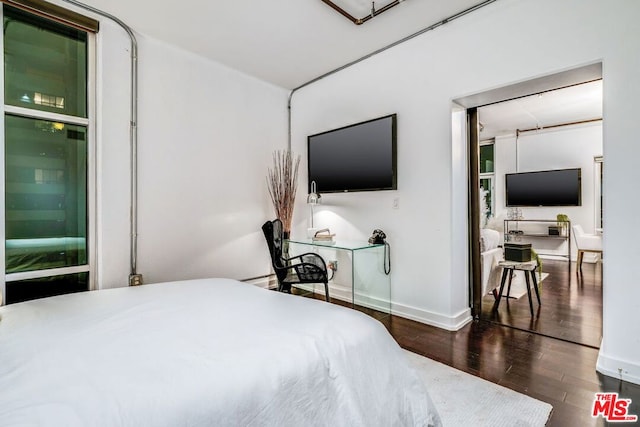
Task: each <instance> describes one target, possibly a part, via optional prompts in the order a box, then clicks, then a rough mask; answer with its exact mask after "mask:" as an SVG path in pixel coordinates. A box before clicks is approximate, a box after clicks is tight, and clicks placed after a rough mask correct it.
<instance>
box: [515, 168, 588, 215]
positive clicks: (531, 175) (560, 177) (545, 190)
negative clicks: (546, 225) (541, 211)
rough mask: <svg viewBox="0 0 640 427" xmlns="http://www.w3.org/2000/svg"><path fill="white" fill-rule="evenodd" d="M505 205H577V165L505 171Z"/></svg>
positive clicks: (579, 189)
mask: <svg viewBox="0 0 640 427" xmlns="http://www.w3.org/2000/svg"><path fill="white" fill-rule="evenodd" d="M505 187H506V205H507V206H581V205H582V179H581V173H580V168H575V169H558V170H549V171H537V172H523V173H508V174H506V175H505Z"/></svg>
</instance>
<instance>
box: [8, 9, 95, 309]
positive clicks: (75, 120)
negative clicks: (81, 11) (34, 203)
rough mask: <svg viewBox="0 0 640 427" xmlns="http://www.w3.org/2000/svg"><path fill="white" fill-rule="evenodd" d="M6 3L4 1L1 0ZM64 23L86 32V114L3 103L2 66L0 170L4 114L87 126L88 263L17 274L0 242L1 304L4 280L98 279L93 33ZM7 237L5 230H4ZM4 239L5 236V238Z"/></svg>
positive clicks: (92, 284) (92, 283)
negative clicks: (84, 276)
mask: <svg viewBox="0 0 640 427" xmlns="http://www.w3.org/2000/svg"><path fill="white" fill-rule="evenodd" d="M3 4H5V2H3ZM6 4H8V5H10V6H12V7H18V8H20V7H19V6H17V5H16V4H14V3H6ZM22 9H23V10H24V11H26V12H28V13H32V14H34V15H36V16H38V17H39V18H41V19H49V20H51V21H54V22H57V23H60V21H58V20H56V19H54V18H53V17H49V16H44V15H43V14H39V13H35V12H34V11H33V10H28V9H24V8H22ZM0 19H2V20H3V21H4V7H0ZM63 25H67V26H71V27H74V28H76V29H80V30H81V31H85V32H86V33H87V56H86V60H87V76H86V84H87V92H86V96H87V117H86V118H85V117H79V116H70V115H67V114H60V113H55V112H49V111H40V110H34V109H29V108H24V107H18V106H12V105H6V104H5V97H4V84H5V75H4V67H3V70H2V72H0V87H2V88H3V90H2V94H1V95H0V96H1V102H0V114H1V116H2V126H1V131H0V144H2V150H0V164H2V170H3V171H5V167H6V163H5V161H6V159H5V142H6V141H5V130H4V129H5V128H4V126H5V117H6V115H7V114H10V115H14V116H18V117H27V118H32V119H39V120H47V121H57V122H63V123H69V124H71V125H79V126H86V129H87V251H88V256H87V263H86V264H83V265H78V266H71V267H61V268H52V269H43V270H34V271H25V272H18V273H9V274H7V273H6V258H5V257H6V245H5V244H4V243H3V244H2V245H0V268H2V270H1V271H2V272H3V274H2V279H0V304H2V305H3V304H5V303H6V283H7V282H15V281H21V280H28V279H40V278H46V277H51V276H60V275H65V274H75V273H83V272H88V274H89V287H88V290H94V289H96V287H97V285H96V280H97V268H96V260H97V254H96V251H97V247H98V245H97V232H96V230H97V206H96V203H97V194H96V191H97V148H96V147H97V145H96V137H97V134H96V109H97V108H96V107H97V104H96V94H97V84H96V75H97V74H96V73H97V72H96V69H97V63H96V51H97V45H96V39H97V37H96V34H95V33H94V32H92V31H89V30H88V29H86V28H77V27H75V26H73V25H71V24H69V23H64V22H63ZM0 51H1V52H2V53H3V57H4V35H3V36H2V37H0ZM0 181H1V184H0V190H1V191H2V194H3V195H4V194H6V185H5V184H6V178H3V179H2V180H0ZM0 223H1V224H2V227H3V230H4V229H5V228H4V227H6V197H3V198H2V202H1V208H0ZM5 236H6V233H5ZM5 239H6V237H5Z"/></svg>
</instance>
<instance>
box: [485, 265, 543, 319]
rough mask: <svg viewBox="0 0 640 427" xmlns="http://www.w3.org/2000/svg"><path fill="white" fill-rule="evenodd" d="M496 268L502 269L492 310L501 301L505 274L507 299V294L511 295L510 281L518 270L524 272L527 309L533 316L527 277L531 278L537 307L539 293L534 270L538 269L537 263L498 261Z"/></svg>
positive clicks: (496, 307)
mask: <svg viewBox="0 0 640 427" xmlns="http://www.w3.org/2000/svg"><path fill="white" fill-rule="evenodd" d="M498 266H499V267H502V279H501V281H500V292H499V293H498V298H497V299H496V303H495V304H494V306H493V309H494V310H497V309H498V305H500V299H502V291H503V290H504V283H505V282H506V280H507V273H508V274H509V286H508V287H507V297H509V294H510V293H511V280H512V279H513V272H514V271H515V270H520V271H524V278H525V280H526V282H527V296H528V297H529V309H530V310H531V315H532V316H533V301H532V299H531V282H530V281H529V276H531V280H533V289H534V290H535V291H536V297H537V298H538V306H540V305H541V304H540V292H539V291H538V280H537V279H536V268H537V267H538V263H537V262H536V261H528V262H518V261H500V262H499V263H498Z"/></svg>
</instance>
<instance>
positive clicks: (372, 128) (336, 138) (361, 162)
mask: <svg viewBox="0 0 640 427" xmlns="http://www.w3.org/2000/svg"><path fill="white" fill-rule="evenodd" d="M396 133H397V132H396V115H395V114H392V115H389V116H385V117H380V118H377V119H373V120H369V121H366V122H362V123H357V124H354V125H351V126H346V127H342V128H339V129H334V130H331V131H328V132H323V133H319V134H317V135H311V136H309V137H308V138H307V155H308V167H309V169H308V172H309V191H311V182H315V183H316V189H317V192H319V193H341V192H349V191H370V190H396V189H397V188H398V184H397V159H396V157H397V147H396V146H397V142H396V139H397V137H396Z"/></svg>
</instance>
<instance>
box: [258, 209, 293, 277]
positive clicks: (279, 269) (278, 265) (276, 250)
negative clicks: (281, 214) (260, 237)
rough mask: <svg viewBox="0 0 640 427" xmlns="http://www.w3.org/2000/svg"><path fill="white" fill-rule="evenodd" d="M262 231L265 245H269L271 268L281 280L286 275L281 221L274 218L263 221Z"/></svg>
mask: <svg viewBox="0 0 640 427" xmlns="http://www.w3.org/2000/svg"><path fill="white" fill-rule="evenodd" d="M262 232H263V233H264V238H265V240H266V241H267V246H268V247H269V254H270V255H271V265H272V266H273V270H274V271H275V273H276V276H278V279H279V280H283V279H284V278H285V277H286V275H287V271H286V269H285V268H284V267H285V265H284V261H283V259H282V242H283V237H282V235H283V233H282V221H280V220H279V219H274V220H273V221H267V222H265V223H264V224H263V225H262ZM281 276H282V277H281Z"/></svg>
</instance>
